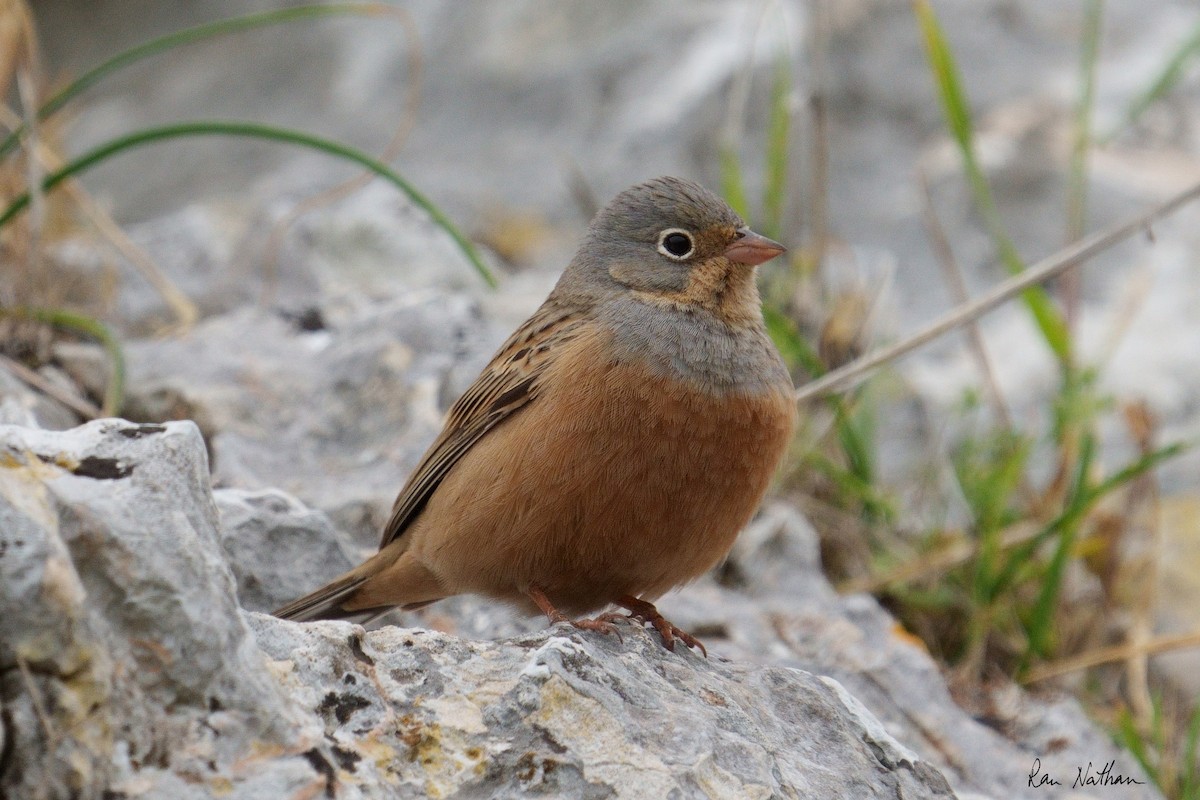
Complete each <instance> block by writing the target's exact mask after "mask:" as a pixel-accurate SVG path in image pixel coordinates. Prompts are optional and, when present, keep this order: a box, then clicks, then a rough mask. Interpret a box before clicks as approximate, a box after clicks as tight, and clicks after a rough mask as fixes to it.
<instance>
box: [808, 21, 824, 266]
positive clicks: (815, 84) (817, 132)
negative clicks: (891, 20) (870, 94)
mask: <svg viewBox="0 0 1200 800" xmlns="http://www.w3.org/2000/svg"><path fill="white" fill-rule="evenodd" d="M827 2H828V0H815V2H813V4H812V15H813V18H812V26H811V30H812V36H811V37H810V38H809V44H810V45H811V56H810V58H809V66H810V74H809V76H808V79H809V82H810V84H811V85H812V92H811V93H810V94H809V108H810V110H811V114H812V171H811V173H810V174H809V185H808V219H809V224H808V232H809V236H810V239H809V246H808V248H807V249H808V250H809V255H810V257H811V258H812V263H813V264H814V265H815V266H814V270H813V272H814V273H815V274H818V275H819V274H820V272H821V269H822V267H823V266H824V265H825V254H826V252H827V251H828V249H829V100H828V90H829V87H828V82H827V80H826V78H825V74H826V67H827V65H828V49H829V48H828V44H829V36H830V33H829V26H830V23H829V8H828V6H827Z"/></svg>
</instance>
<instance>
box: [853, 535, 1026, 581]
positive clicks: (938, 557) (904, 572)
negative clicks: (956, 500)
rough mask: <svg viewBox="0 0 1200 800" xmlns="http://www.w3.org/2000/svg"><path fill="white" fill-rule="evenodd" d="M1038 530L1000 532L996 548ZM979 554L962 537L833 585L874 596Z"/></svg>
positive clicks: (1015, 542) (1015, 543)
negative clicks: (893, 565) (885, 567)
mask: <svg viewBox="0 0 1200 800" xmlns="http://www.w3.org/2000/svg"><path fill="white" fill-rule="evenodd" d="M1040 530H1041V528H1040V526H1038V525H1035V524H1034V523H1032V522H1022V523H1018V524H1016V525H1013V526H1012V527H1011V528H1009V529H1007V530H1006V531H1004V533H1003V534H1002V535H1001V537H1000V545H999V546H1000V549H1001V550H1009V549H1011V548H1013V547H1017V546H1018V545H1021V544H1024V543H1026V542H1028V541H1030V540H1031V539H1033V538H1034V537H1035V536H1036V535H1037V534H1038V532H1039V531H1040ZM978 552H979V542H978V541H972V540H969V539H967V538H966V537H965V536H964V537H961V538H959V539H958V540H957V541H954V542H952V543H951V544H949V545H946V546H945V547H943V548H941V549H940V550H937V551H935V552H932V553H922V554H921V555H920V556H919V557H917V558H914V559H912V560H911V561H908V562H905V563H903V564H901V565H899V566H897V567H895V568H893V569H890V570H888V571H887V572H884V573H881V574H878V575H866V576H864V577H861V578H851V579H850V580H847V581H843V582H841V583H839V584H838V585H837V590H838V593H839V594H857V593H859V592H868V593H870V594H874V593H876V592H879V591H882V590H883V589H885V588H887V587H888V586H891V585H892V584H896V583H911V582H913V581H915V580H919V579H921V578H926V577H929V576H931V575H936V574H939V573H942V572H946V571H947V570H951V569H954V568H955V567H959V566H962V565H963V564H966V563H967V562H968V561H970V560H971V559H973V558H975V556H976V555H977V554H978Z"/></svg>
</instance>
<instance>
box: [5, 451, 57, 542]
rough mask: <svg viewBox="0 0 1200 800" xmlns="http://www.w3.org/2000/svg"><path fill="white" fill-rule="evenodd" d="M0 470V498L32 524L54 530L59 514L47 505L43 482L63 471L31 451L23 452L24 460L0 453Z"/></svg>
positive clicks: (44, 483)
mask: <svg viewBox="0 0 1200 800" xmlns="http://www.w3.org/2000/svg"><path fill="white" fill-rule="evenodd" d="M0 470H2V471H0V498H3V499H4V501H5V502H6V503H8V504H9V505H11V506H12V507H13V508H14V509H16V511H17V512H18V513H20V514H23V515H24V516H26V517H29V519H30V520H32V521H33V522H34V524H36V525H38V526H40V527H42V528H45V529H47V530H51V531H55V532H57V530H58V515H56V514H55V513H54V510H53V508H52V507H51V505H50V501H49V497H48V495H47V491H46V482H47V481H49V480H51V479H52V478H57V477H58V476H59V475H61V474H62V473H61V472H59V471H58V470H57V469H55V468H54V467H52V466H50V465H48V464H44V463H43V462H42V460H41V459H39V458H38V457H37V456H36V455H34V454H33V453H26V454H25V458H24V460H22V459H19V458H17V457H16V456H14V455H13V454H12V453H0Z"/></svg>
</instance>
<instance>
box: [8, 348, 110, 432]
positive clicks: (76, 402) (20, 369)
mask: <svg viewBox="0 0 1200 800" xmlns="http://www.w3.org/2000/svg"><path fill="white" fill-rule="evenodd" d="M0 367H4V368H5V369H7V370H8V371H9V372H11V373H12V374H13V375H15V376H16V377H18V378H20V379H21V380H23V381H25V383H27V384H29V385H30V386H32V387H33V388H34V389H37V390H38V391H39V392H41V393H42V394H44V395H47V396H48V397H51V398H53V399H55V400H57V401H58V402H60V403H62V404H63V405H64V406H66V407H67V408H69V409H71V410H72V411H74V412H75V413H76V414H78V415H79V416H81V417H83V418H84V419H86V420H93V419H100V418H101V417H103V416H104V412H103V411H101V410H100V408H99V407H98V406H95V405H93V404H92V403H89V402H88V401H87V400H84V399H83V398H82V397H76V396H75V395H73V394H71V393H70V392H67V391H65V390H64V389H63V388H62V387H60V386H56V385H55V384H53V383H51V382H50V381H48V380H46V379H45V378H43V377H42V376H41V375H39V374H37V373H36V372H34V371H33V370H31V369H30V368H29V367H27V366H25V365H24V364H22V363H21V362H20V361H15V360H13V359H11V358H9V357H8V356H6V355H4V354H2V353H0Z"/></svg>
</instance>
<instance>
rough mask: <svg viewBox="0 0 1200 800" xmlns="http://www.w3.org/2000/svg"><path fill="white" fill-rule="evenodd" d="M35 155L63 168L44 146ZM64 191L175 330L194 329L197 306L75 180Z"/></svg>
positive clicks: (10, 118) (9, 120)
mask: <svg viewBox="0 0 1200 800" xmlns="http://www.w3.org/2000/svg"><path fill="white" fill-rule="evenodd" d="M17 121H18V120H16V118H15V116H14V115H13V114H12V112H11V111H10V110H8V109H5V108H0V122H3V124H5V125H6V126H8V127H10V128H11V127H12V126H13V123H14V122H17ZM31 130H32V129H31ZM35 155H36V157H37V161H38V163H39V164H40V166H41V167H43V168H44V169H49V170H51V171H55V170H58V169H61V168H62V166H63V160H62V159H61V158H59V157H58V155H57V154H55V153H54V152H53V151H52V150H51V149H50V148H48V147H46V146H45V145H44V144H43V143H38V146H37V147H36V149H35ZM63 188H64V189H65V190H66V193H67V195H68V196H69V197H70V198H71V199H72V200H73V201H74V202H75V205H76V206H77V207H78V208H79V210H80V211H82V212H83V214H84V216H86V217H87V219H88V221H89V222H91V223H92V225H93V226H95V228H96V230H97V231H98V232H99V233H100V235H101V236H102V237H104V238H105V239H106V240H108V242H109V244H111V245H112V246H113V248H114V249H115V250H116V251H117V252H118V253H120V254H121V255H122V256H124V257H125V258H126V259H128V261H129V263H131V264H132V265H133V266H134V267H135V268H136V269H137V270H138V271H139V272H141V273H142V276H143V277H145V279H146V280H147V281H148V282H149V283H150V285H151V286H152V287H154V289H155V291H157V292H158V293H159V295H160V296H161V297H162V299H163V300H164V301H165V302H166V304H167V305H168V306H169V307H170V308H171V311H172V312H173V313H174V314H175V318H176V325H177V326H178V328H180V329H183V330H186V329H188V328H190V327H191V326H192V325H194V324H195V322H196V320H197V319H199V318H200V312H199V310H198V309H197V308H196V304H195V303H193V302H192V301H191V300H190V299H189V298H188V296H187V295H186V294H184V293H183V292H182V291H181V290H180V289H179V287H177V286H176V285H175V284H174V283H173V282H172V281H171V279H170V278H168V277H167V276H166V274H165V273H164V272H163V271H162V270H161V269H160V268H159V266H158V265H157V264H155V263H154V259H152V258H151V257H150V255H149V253H147V252H146V251H145V250H144V249H142V248H141V247H139V246H138V244H137V243H136V242H134V241H133V240H132V239H130V238H129V234H127V233H125V231H124V230H123V229H122V228H121V226H120V225H118V224H117V223H116V221H115V220H113V218H112V216H111V215H110V214H109V213H108V212H107V211H105V210H104V208H103V207H102V206H101V205H100V204H99V203H98V202H96V200H95V198H93V197H92V196H91V194H89V193H88V192H87V190H86V189H84V188H83V185H82V184H81V183H80V182H79V181H77V180H75V179H74V178H72V179H69V180H67V181H66V182H65V183H64V185H63Z"/></svg>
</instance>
